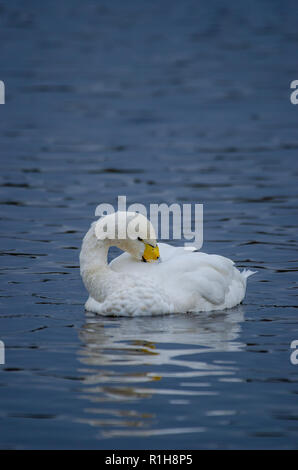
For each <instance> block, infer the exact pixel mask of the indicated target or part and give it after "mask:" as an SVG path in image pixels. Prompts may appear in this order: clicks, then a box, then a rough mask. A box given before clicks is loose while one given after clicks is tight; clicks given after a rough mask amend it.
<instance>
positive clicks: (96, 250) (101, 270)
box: [80, 227, 117, 301]
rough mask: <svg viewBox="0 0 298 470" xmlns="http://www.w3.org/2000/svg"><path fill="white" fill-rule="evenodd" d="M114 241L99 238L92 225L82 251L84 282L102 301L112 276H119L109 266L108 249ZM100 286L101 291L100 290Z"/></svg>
mask: <svg viewBox="0 0 298 470" xmlns="http://www.w3.org/2000/svg"><path fill="white" fill-rule="evenodd" d="M112 245H113V243H112V241H111V240H98V239H97V238H96V237H95V234H94V228H93V227H91V228H90V230H89V231H88V232H87V233H86V235H85V237H84V240H83V243H82V249H81V252H80V268H81V276H82V279H83V282H84V284H85V286H86V288H87V290H88V291H89V293H90V295H91V296H92V297H93V298H94V299H95V300H98V301H100V300H101V299H100V297H101V296H103V295H104V294H105V293H106V292H105V291H106V289H107V288H108V286H109V285H110V284H111V276H112V277H115V276H117V273H116V272H114V271H112V270H111V269H110V268H109V266H108V261H107V258H108V251H109V248H110V246H112ZM99 287H100V288H101V291H99Z"/></svg>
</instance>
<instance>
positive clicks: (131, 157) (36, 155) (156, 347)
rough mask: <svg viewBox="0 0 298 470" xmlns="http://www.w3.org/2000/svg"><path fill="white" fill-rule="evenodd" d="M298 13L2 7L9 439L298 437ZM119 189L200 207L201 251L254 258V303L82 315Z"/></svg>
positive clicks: (31, 442) (248, 440) (134, 4)
mask: <svg viewBox="0 0 298 470" xmlns="http://www.w3.org/2000/svg"><path fill="white" fill-rule="evenodd" d="M296 17H297V6H296V5H295V3H294V2H284V1H283V2H281V1H274V2H266V1H264V2H257V1H253V2H238V3H237V5H236V4H235V5H234V4H233V8H231V7H230V4H229V2H225V3H223V2H212V4H209V3H206V2H198V1H194V0H193V1H192V0H185V1H183V2H179V1H173V0H172V1H167V0H165V1H163V2H145V1H144V2H143V1H133V0H131V1H129V2H122V1H120V0H119V1H118V0H115V1H114V2H108V1H102V2H100V3H99V2H95V1H94V2H93V1H91V0H87V1H85V2H84V3H82V2H79V1H76V0H74V1H71V2H67V1H65V2H63V3H62V2H58V1H57V2H42V3H41V2H35V1H32V0H28V1H27V2H26V8H24V6H23V3H22V2H21V1H16V0H14V1H12V0H11V1H10V2H2V3H1V5H0V40H1V73H0V79H1V80H3V81H4V82H5V85H6V104H5V105H3V106H0V113H1V126H0V139H1V140H0V141H1V180H0V183H1V191H0V202H1V229H2V230H1V255H2V256H1V271H0V273H1V280H2V283H1V292H0V294H1V316H0V339H1V340H2V341H4V342H5V346H6V351H5V352H6V363H5V365H2V366H0V415H1V428H0V446H1V448H17V449H24V448H25V449H26V448H98V449H102V448H103V449H125V448H128V449H129V448H138V449H145V448H146V449H153V448H155V449H198V448H204V449H209V448H224V449H228V448H233V449H235V448H274V449H275V448H291V449H292V448H297V442H298V401H297V395H298V366H295V365H293V364H291V362H290V354H291V349H290V344H291V342H292V341H293V340H295V339H298V323H297V281H296V278H297V276H296V273H297V175H298V164H297V151H298V136H297V124H298V114H297V113H298V110H297V108H296V107H295V106H293V105H292V104H291V103H290V99H289V97H290V88H289V84H290V82H291V81H292V80H295V79H298V76H297V69H296V66H295V62H294V60H295V57H296V55H297V41H298V35H297V24H296ZM118 195H126V196H127V201H128V203H129V204H130V203H133V202H140V203H143V204H146V205H148V204H149V203H152V202H156V203H162V202H166V203H172V202H178V203H190V202H192V203H194V202H196V203H203V204H204V245H203V250H204V251H206V252H208V253H218V254H222V255H225V256H228V257H230V258H232V259H233V260H235V262H236V264H237V266H238V267H240V268H241V267H247V268H251V269H253V270H257V271H258V274H257V275H255V276H253V277H252V278H250V279H249V282H248V292H247V296H246V299H245V302H244V304H243V305H242V306H240V307H239V308H236V309H233V310H231V311H227V312H218V313H216V314H212V313H211V314H208V315H206V314H204V315H202V314H191V315H185V314H180V315H170V316H164V317H156V318H148V317H146V318H141V317H140V318H136V319H129V318H100V317H95V316H93V315H91V314H85V313H84V307H83V306H84V302H85V300H86V292H85V290H84V287H83V285H82V282H81V279H80V275H79V265H78V255H79V248H80V243H81V240H82V237H83V235H84V233H85V232H86V231H87V229H88V227H89V224H90V223H91V221H92V220H93V214H94V210H95V207H96V206H97V205H98V204H99V203H101V202H107V203H111V204H115V203H116V201H117V196H118ZM115 254H116V251H113V252H112V253H111V256H114V255H115Z"/></svg>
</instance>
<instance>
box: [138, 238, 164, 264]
mask: <svg viewBox="0 0 298 470" xmlns="http://www.w3.org/2000/svg"><path fill="white" fill-rule="evenodd" d="M144 244H145V250H144V253H143V256H142V260H143V261H145V262H149V263H150V261H157V260H159V259H160V257H159V248H158V246H157V245H156V246H152V245H149V244H148V243H145V242H144Z"/></svg>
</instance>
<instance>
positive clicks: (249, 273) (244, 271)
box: [241, 269, 258, 279]
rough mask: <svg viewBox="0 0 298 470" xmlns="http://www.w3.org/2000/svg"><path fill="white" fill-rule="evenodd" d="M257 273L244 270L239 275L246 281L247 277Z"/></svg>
mask: <svg viewBox="0 0 298 470" xmlns="http://www.w3.org/2000/svg"><path fill="white" fill-rule="evenodd" d="M257 272H258V271H250V269H244V270H243V271H241V275H242V276H243V277H244V279H247V278H248V277H249V276H252V275H253V274H256V273H257Z"/></svg>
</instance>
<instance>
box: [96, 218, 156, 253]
mask: <svg viewBox="0 0 298 470" xmlns="http://www.w3.org/2000/svg"><path fill="white" fill-rule="evenodd" d="M95 236H96V238H97V239H98V240H106V241H107V243H108V244H109V246H117V247H118V248H120V249H121V250H123V251H127V252H128V253H130V254H131V255H132V256H133V257H134V258H136V259H138V260H141V261H145V262H152V261H157V260H160V257H159V249H158V245H157V242H156V234H155V230H154V228H153V225H152V224H151V222H150V221H149V220H148V219H146V217H144V216H143V215H142V214H138V213H136V212H124V211H118V212H115V213H113V214H109V215H106V216H104V217H101V218H100V219H99V220H98V221H97V222H96V224H95Z"/></svg>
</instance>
